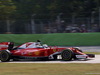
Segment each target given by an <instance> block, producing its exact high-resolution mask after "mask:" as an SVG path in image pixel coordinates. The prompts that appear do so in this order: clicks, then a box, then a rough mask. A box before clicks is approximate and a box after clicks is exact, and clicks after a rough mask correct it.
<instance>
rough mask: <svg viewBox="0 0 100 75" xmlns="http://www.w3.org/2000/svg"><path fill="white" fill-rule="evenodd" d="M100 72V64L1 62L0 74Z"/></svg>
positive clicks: (40, 74)
mask: <svg viewBox="0 0 100 75" xmlns="http://www.w3.org/2000/svg"><path fill="white" fill-rule="evenodd" d="M88 73H94V74H93V75H95V73H100V64H75V63H73V64H50V63H49V64H46V63H45V64H40V63H37V64H36V63H24V64H22V63H0V75H87V74H88Z"/></svg>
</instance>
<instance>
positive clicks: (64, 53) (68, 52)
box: [61, 49, 73, 61]
mask: <svg viewBox="0 0 100 75" xmlns="http://www.w3.org/2000/svg"><path fill="white" fill-rule="evenodd" d="M61 57H62V60H64V61H70V60H72V57H73V51H72V50H70V49H65V50H63V51H62V52H61Z"/></svg>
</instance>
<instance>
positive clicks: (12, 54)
mask: <svg viewBox="0 0 100 75" xmlns="http://www.w3.org/2000/svg"><path fill="white" fill-rule="evenodd" d="M57 55H61V57H62V60H64V61H69V60H72V59H87V58H94V57H95V55H94V54H84V53H83V52H82V50H80V49H79V48H76V47H71V48H69V47H56V46H55V47H51V46H49V47H48V46H47V45H46V44H43V45H40V44H38V42H27V43H24V44H22V45H20V46H17V47H15V48H14V43H13V42H1V43H0V60H1V61H2V62H7V61H10V59H13V60H15V59H42V60H48V59H53V60H56V59H57Z"/></svg>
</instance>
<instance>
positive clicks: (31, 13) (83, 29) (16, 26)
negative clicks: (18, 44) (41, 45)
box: [0, 0, 100, 34]
mask: <svg viewBox="0 0 100 75" xmlns="http://www.w3.org/2000/svg"><path fill="white" fill-rule="evenodd" d="M91 32H100V0H0V34H42V33H46V34H48V33H91Z"/></svg>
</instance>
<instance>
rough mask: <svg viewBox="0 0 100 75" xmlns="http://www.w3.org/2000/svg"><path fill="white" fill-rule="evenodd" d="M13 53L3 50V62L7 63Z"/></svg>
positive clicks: (1, 56)
mask: <svg viewBox="0 0 100 75" xmlns="http://www.w3.org/2000/svg"><path fill="white" fill-rule="evenodd" d="M10 56H11V53H9V52H7V51H6V50H2V51H1V52H0V58H1V61H2V62H7V61H9V60H10Z"/></svg>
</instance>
